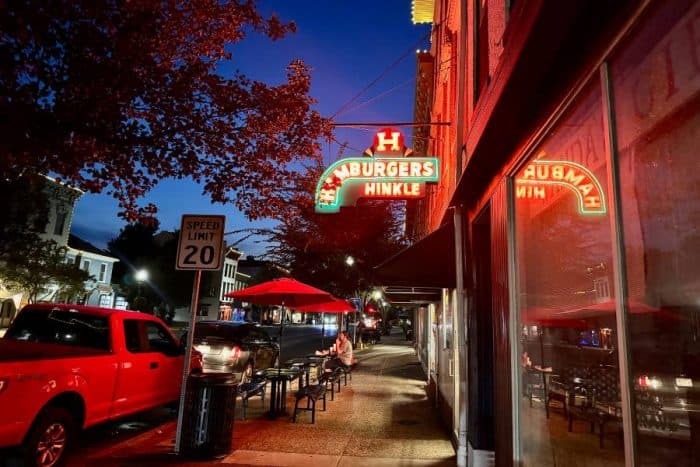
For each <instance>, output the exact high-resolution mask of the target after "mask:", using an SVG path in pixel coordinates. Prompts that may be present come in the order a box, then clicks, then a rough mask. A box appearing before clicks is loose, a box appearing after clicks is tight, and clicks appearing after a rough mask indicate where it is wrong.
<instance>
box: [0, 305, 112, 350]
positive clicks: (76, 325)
mask: <svg viewBox="0 0 700 467" xmlns="http://www.w3.org/2000/svg"><path fill="white" fill-rule="evenodd" d="M5 339H14V340H18V341H30V342H41V343H49V344H64V345H73V346H76V347H89V348H93V349H100V350H110V345H109V326H108V324H107V318H105V317H102V316H92V315H88V314H81V313H77V312H74V311H68V310H51V311H49V312H46V310H32V309H25V310H23V311H22V312H21V313H20V314H19V315H17V318H16V319H15V321H14V323H12V326H11V327H10V329H8V330H7V334H5Z"/></svg>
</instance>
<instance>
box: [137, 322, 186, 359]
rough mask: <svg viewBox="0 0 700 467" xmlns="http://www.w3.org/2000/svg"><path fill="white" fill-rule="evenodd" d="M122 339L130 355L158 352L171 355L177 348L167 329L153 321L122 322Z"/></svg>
mask: <svg viewBox="0 0 700 467" xmlns="http://www.w3.org/2000/svg"><path fill="white" fill-rule="evenodd" d="M142 336H143V338H142ZM124 337H125V340H126V348H127V350H128V351H129V352H132V353H141V352H160V353H164V354H166V355H173V354H174V353H176V350H177V347H178V345H177V344H176V343H175V341H174V340H173V339H172V337H171V336H170V333H169V332H168V331H167V329H166V328H165V327H164V326H163V325H161V324H160V323H156V322H153V321H146V320H139V319H126V320H124Z"/></svg>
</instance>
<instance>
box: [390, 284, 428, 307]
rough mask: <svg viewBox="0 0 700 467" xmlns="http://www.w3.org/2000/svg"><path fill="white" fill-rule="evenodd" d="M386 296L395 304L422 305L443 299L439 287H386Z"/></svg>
mask: <svg viewBox="0 0 700 467" xmlns="http://www.w3.org/2000/svg"><path fill="white" fill-rule="evenodd" d="M384 297H386V299H387V301H389V302H390V303H392V304H393V305H421V304H425V303H430V302H439V301H440V300H442V289H441V288H438V287H396V286H391V287H386V288H385V289H384Z"/></svg>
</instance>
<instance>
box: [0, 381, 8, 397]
mask: <svg viewBox="0 0 700 467" xmlns="http://www.w3.org/2000/svg"><path fill="white" fill-rule="evenodd" d="M9 384H10V378H0V394H2V392H3V391H4V390H5V389H7V386H8V385H9Z"/></svg>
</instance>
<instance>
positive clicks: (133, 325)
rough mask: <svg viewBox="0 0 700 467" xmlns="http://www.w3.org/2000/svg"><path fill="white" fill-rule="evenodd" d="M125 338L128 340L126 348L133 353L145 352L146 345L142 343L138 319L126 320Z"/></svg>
mask: <svg viewBox="0 0 700 467" xmlns="http://www.w3.org/2000/svg"><path fill="white" fill-rule="evenodd" d="M124 338H125V340H126V350H128V351H129V352H131V353H137V352H145V347H144V346H142V345H141V335H140V333H139V320H138V319H126V320H124ZM142 347H144V348H142Z"/></svg>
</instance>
